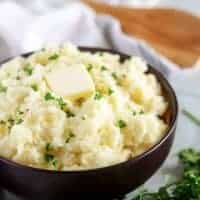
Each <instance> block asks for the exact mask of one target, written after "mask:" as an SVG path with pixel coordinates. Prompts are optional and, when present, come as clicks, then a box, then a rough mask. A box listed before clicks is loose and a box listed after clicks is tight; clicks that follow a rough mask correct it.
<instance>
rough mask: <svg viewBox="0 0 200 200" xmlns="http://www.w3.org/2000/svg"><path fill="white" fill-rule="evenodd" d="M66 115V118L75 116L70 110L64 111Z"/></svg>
mask: <svg viewBox="0 0 200 200" xmlns="http://www.w3.org/2000/svg"><path fill="white" fill-rule="evenodd" d="M66 115H67V117H68V118H69V117H74V116H75V114H74V113H73V112H71V111H70V110H67V111H66Z"/></svg>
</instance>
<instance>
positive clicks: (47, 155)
mask: <svg viewBox="0 0 200 200" xmlns="http://www.w3.org/2000/svg"><path fill="white" fill-rule="evenodd" d="M44 160H45V161H46V162H47V163H50V162H52V161H53V160H54V155H53V154H50V153H45V154H44Z"/></svg>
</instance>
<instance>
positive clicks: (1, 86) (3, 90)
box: [0, 84, 7, 92]
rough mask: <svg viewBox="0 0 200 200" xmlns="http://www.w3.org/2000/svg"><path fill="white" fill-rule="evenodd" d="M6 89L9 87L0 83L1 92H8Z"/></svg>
mask: <svg viewBox="0 0 200 200" xmlns="http://www.w3.org/2000/svg"><path fill="white" fill-rule="evenodd" d="M6 91H7V87H5V86H3V85H2V84H0V92H6Z"/></svg>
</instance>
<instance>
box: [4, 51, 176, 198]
mask: <svg viewBox="0 0 200 200" xmlns="http://www.w3.org/2000/svg"><path fill="white" fill-rule="evenodd" d="M80 49H81V50H82V51H89V52H92V53H94V52H99V51H107V52H110V53H114V54H116V53H117V54H119V55H120V56H121V60H122V61H123V60H125V59H127V58H129V56H128V55H124V54H121V53H119V52H115V51H112V50H106V49H99V48H85V47H81V48H80ZM30 54H31V53H27V54H24V55H22V56H24V57H27V56H28V55H30ZM4 62H5V61H4ZM149 72H150V73H153V74H154V75H155V76H156V77H157V79H158V80H159V82H160V84H161V86H162V91H163V95H164V96H165V97H166V100H167V101H168V104H169V109H168V111H167V112H166V114H165V115H164V117H163V118H164V119H165V121H166V122H167V123H168V124H169V128H168V130H167V131H166V134H165V135H164V136H163V138H162V139H161V140H160V141H159V142H158V143H157V144H155V145H154V146H153V147H151V148H150V149H149V150H148V151H146V152H145V153H143V154H141V155H139V156H137V157H135V158H132V159H130V160H128V161H126V162H123V163H120V164H116V165H113V166H108V167H103V168H99V169H92V170H84V171H64V172H60V171H49V170H43V169H36V168H31V167H27V166H24V165H21V164H17V163H15V162H13V161H10V160H7V159H5V158H2V157H1V158H0V186H1V187H3V188H4V189H6V190H8V191H10V192H12V193H15V194H17V195H19V196H21V197H25V198H26V199H37V200H40V199H41V200H44V199H45V200H52V199H56V200H59V199H62V198H63V197H64V199H95V200H96V199H101V200H102V199H103V200H106V199H111V198H114V197H118V196H121V195H124V194H126V193H128V192H130V191H132V190H134V189H135V188H137V187H138V186H140V185H141V184H143V183H144V182H145V181H146V180H147V179H149V178H150V177H151V176H152V175H153V174H154V173H155V172H156V171H157V170H158V168H159V167H160V166H161V164H162V163H163V162H164V160H165V159H166V157H167V155H168V153H169V150H170V148H171V146H172V143H173V140H174V134H175V129H176V124H177V114H178V104H177V100H176V96H175V93H174V91H173V89H172V87H171V86H170V84H169V83H168V81H167V80H166V79H165V78H164V77H163V75H162V74H161V73H160V72H158V71H157V70H155V69H154V68H152V67H151V66H149Z"/></svg>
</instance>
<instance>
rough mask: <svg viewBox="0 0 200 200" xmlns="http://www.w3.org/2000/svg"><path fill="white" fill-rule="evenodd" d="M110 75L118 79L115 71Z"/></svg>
mask: <svg viewBox="0 0 200 200" xmlns="http://www.w3.org/2000/svg"><path fill="white" fill-rule="evenodd" d="M111 76H112V77H113V78H114V79H115V80H118V79H119V78H118V76H117V74H116V73H115V72H113V73H112V74H111Z"/></svg>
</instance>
